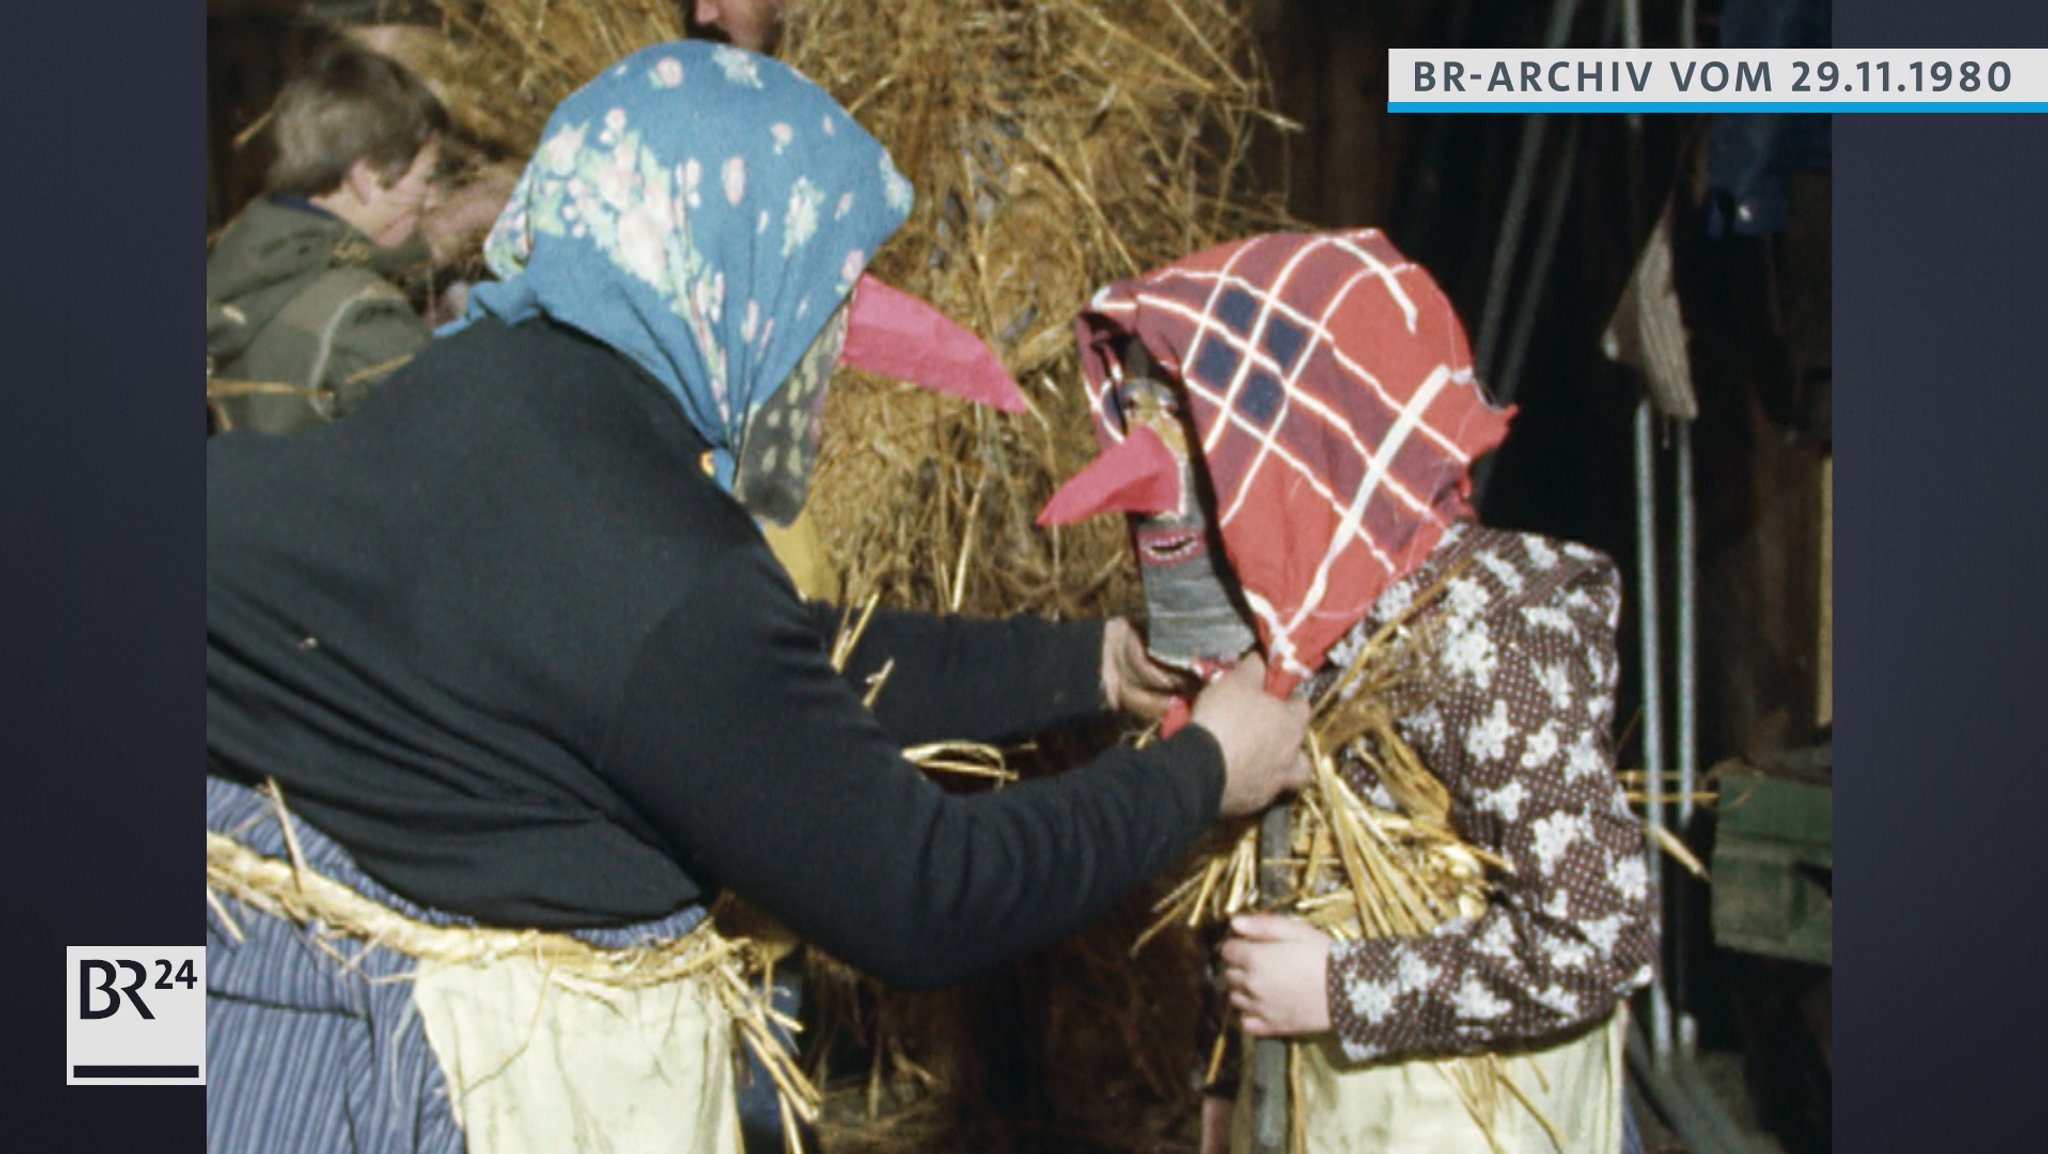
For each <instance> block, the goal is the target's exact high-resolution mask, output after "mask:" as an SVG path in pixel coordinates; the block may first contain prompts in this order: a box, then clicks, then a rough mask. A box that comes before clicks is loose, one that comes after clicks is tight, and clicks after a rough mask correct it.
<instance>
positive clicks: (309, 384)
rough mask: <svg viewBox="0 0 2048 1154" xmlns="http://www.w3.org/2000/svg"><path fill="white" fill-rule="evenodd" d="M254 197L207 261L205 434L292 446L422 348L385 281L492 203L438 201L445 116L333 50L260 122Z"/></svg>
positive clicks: (350, 51)
mask: <svg viewBox="0 0 2048 1154" xmlns="http://www.w3.org/2000/svg"><path fill="white" fill-rule="evenodd" d="M269 131H270V134H271V137H272V140H273V142H274V145H275V153H274V157H273V159H272V161H271V164H270V167H269V169H268V172H267V173H266V177H265V181H264V194H263V195H262V196H261V197H259V198H258V199H257V200H255V201H253V202H252V203H251V204H250V205H249V206H248V207H247V208H246V209H244V210H243V211H242V213H241V214H240V215H239V216H237V217H236V218H235V220H234V221H233V222H231V223H230V224H229V225H228V226H227V228H226V229H225V230H224V231H223V232H222V233H221V236H220V238H219V239H218V240H217V241H216V242H215V243H214V245H213V249H212V252H211V253H210V254H209V255H208V257H207V262H206V297H207V360H208V375H209V388H208V395H209V400H210V402H211V403H210V405H209V408H210V410H211V414H212V418H213V424H214V426H215V427H216V428H218V429H220V430H223V431H225V430H228V429H249V430H254V431H257V432H263V433H290V432H297V431H299V430H302V429H305V428H309V427H312V426H314V425H317V424H321V423H324V422H326V421H330V420H334V419H336V418H338V417H340V416H342V415H343V414H344V413H346V412H348V411H349V410H350V409H352V408H354V407H355V406H356V405H357V404H359V403H361V401H362V399H363V398H364V397H365V396H367V395H368V394H369V392H370V390H371V389H372V388H374V387H375V386H376V384H377V382H378V380H379V379H380V378H381V377H382V376H383V375H384V374H385V373H387V372H389V371H390V370H391V369H393V368H396V367H397V366H398V365H400V364H403V363H404V362H405V360H406V359H407V358H409V357H410V356H411V355H412V354H413V353H414V352H415V351H416V350H418V349H419V347H420V346H421V345H423V344H425V343H426V342H427V339H428V337H429V336H430V335H431V332H430V330H429V328H428V327H427V324H426V322H425V321H424V320H423V319H421V317H420V316H419V314H418V313H417V312H415V311H414V309H413V307H412V304H411V302H410V301H409V300H408V299H407V297H406V294H405V293H404V292H403V291H401V290H400V288H399V287H398V285H397V284H395V283H394V281H396V280H397V279H398V278H399V277H400V276H402V275H403V274H404V273H405V272H406V271H407V270H409V269H411V268H415V267H417V266H420V265H422V264H425V263H427V262H429V261H441V260H446V259H448V258H450V257H452V256H453V255H454V254H455V253H457V252H458V251H460V249H461V248H462V247H463V246H464V245H466V244H468V243H470V242H471V241H473V240H474V239H475V238H476V237H478V236H480V235H481V234H482V232H483V230H484V229H485V228H487V227H488V226H489V223H490V221H491V220H492V219H494V218H495V215H496V213H497V211H498V209H499V208H501V207H502V206H503V204H504V199H505V197H504V193H505V192H506V189H505V188H504V187H502V184H501V182H498V181H490V180H487V181H480V182H477V183H476V184H473V185H471V186H468V187H466V188H465V189H463V190H462V191H461V192H458V193H456V194H455V195H453V196H451V197H448V198H445V199H444V198H442V197H440V196H439V195H437V192H436V189H435V187H434V183H433V182H434V176H435V171H436V169H437V167H438V166H439V164H440V159H441V138H442V137H443V135H444V134H445V133H446V132H447V131H448V114H447V112H446V110H445V109H444V108H443V107H442V105H441V102H440V100H439V98H437V97H436V96H435V95H434V93H433V92H432V91H431V90H430V89H429V88H428V87H427V86H426V84H425V83H424V82H422V81H421V80H420V79H419V77H417V76H415V75H414V74H413V73H411V72H409V71H407V70H406V69H405V68H404V67H403V66H402V65H400V64H398V63H397V62H395V61H393V60H391V59H390V58H389V57H385V56H382V55H379V54H377V53H375V52H371V51H369V50H367V49H365V48H362V47H359V46H357V45H355V44H352V43H350V42H348V41H345V40H339V41H336V42H334V43H331V44H329V45H326V46H324V47H322V48H321V49H320V50H318V51H316V52H315V53H314V55H313V56H312V57H311V58H310V59H309V60H308V62H307V64H306V67H305V68H304V69H303V70H302V71H301V72H299V73H298V74H297V75H296V76H294V77H293V78H292V79H291V81H290V82H288V83H287V84H286V85H285V87H284V90H283V91H282V92H281V93H280V94H279V96H278V100H277V104H276V106H275V108H274V109H273V110H272V120H271V125H270V129H269Z"/></svg>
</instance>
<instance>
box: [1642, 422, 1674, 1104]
mask: <svg viewBox="0 0 2048 1154" xmlns="http://www.w3.org/2000/svg"><path fill="white" fill-rule="evenodd" d="M1651 421H1652V411H1651V405H1650V401H1649V398H1647V397H1645V398H1644V399H1643V400H1641V401H1638V402H1637V403H1636V435H1635V441H1636V584H1637V592H1636V617H1637V619H1638V620H1639V621H1640V622H1641V623H1642V664H1643V771H1644V773H1645V775H1646V776H1647V777H1648V780H1649V789H1648V793H1649V814H1648V816H1647V818H1646V819H1645V820H1646V823H1647V824H1648V825H1649V827H1650V829H1651V831H1652V832H1653V833H1654V831H1656V830H1658V829H1661V828H1662V827H1663V825H1664V677H1663V653H1662V647H1661V646H1660V645H1659V644H1658V625H1659V619H1658V613H1657V560H1658V549H1657V460H1656V446H1655V444H1654V443H1653V441H1652V432H1653V430H1652V427H1651ZM1662 852H1663V851H1662V850H1661V849H1660V848H1659V846H1658V844H1657V841H1656V839H1655V838H1654V837H1653V838H1652V839H1651V843H1650V863H1651V865H1650V892H1651V894H1652V895H1653V896H1654V898H1655V900H1656V903H1657V912H1658V916H1659V917H1660V918H1661V917H1663V916H1664V915H1665V913H1666V912H1667V911H1666V910H1665V908H1664V886H1663V884H1662V874H1663V858H1662V856H1661V855H1662ZM1649 999H1650V1026H1649V1033H1650V1053H1651V1056H1652V1057H1653V1058H1655V1060H1656V1061H1657V1064H1658V1065H1659V1067H1660V1068H1666V1069H1668V1068H1669V1063H1670V1061H1671V1002H1670V999H1669V997H1668V996H1667V995H1666V991H1665V975H1664V967H1663V966H1658V967H1656V969H1655V973H1654V975H1653V976H1652V977H1651V979H1650V989H1649Z"/></svg>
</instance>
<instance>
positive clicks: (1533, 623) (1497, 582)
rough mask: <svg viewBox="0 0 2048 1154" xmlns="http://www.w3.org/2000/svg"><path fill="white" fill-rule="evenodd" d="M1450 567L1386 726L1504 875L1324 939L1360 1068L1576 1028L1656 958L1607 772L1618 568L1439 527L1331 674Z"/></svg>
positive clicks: (1565, 550) (1338, 654)
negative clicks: (1439, 905) (1410, 678)
mask: <svg viewBox="0 0 2048 1154" xmlns="http://www.w3.org/2000/svg"><path fill="white" fill-rule="evenodd" d="M1461 564H1462V566H1463V568H1462V570H1461V571H1460V572H1458V574H1457V575H1456V576H1454V577H1452V578H1451V580H1450V581H1449V583H1448V584H1447V585H1446V587H1445V590H1444V593H1443V596H1442V598H1441V600H1440V602H1439V603H1438V604H1437V606H1436V607H1434V608H1432V609H1430V610H1428V611H1427V612H1428V613H1429V614H1430V615H1431V619H1432V620H1433V625H1432V628H1433V629H1434V630H1436V635H1435V650H1436V655H1435V662H1436V667H1435V671H1434V672H1435V680H1436V687H1435V689H1434V692H1432V693H1431V694H1430V695H1429V698H1430V700H1429V701H1428V703H1427V704H1426V705H1422V706H1420V707H1418V708H1415V709H1412V710H1411V711H1410V712H1409V713H1408V714H1407V715H1405V716H1404V717H1402V718H1401V719H1400V722H1399V725H1400V727H1401V730H1402V735H1403V736H1404V737H1405V738H1406V739H1407V740H1408V742H1409V744H1410V745H1412V746H1413V748H1414V750H1415V752H1416V753H1417V754H1418V755H1420V756H1421V758H1422V760H1423V761H1424V762H1425V763H1426V764H1428V765H1429V766H1430V767H1431V769H1433V770H1434V771H1435V773H1436V775H1437V776H1438V777H1439V778H1440V779H1441V780H1442V781H1443V783H1444V785H1445V786H1446V787H1447V788H1448V789H1449V791H1450V794H1451V821H1452V824H1453V825H1454V826H1455V827H1456V828H1457V830H1458V832H1459V834H1461V835H1462V836H1463V837H1464V838H1465V839H1466V840H1467V841H1469V842H1471V843H1472V844H1474V845H1476V846H1479V847H1481V848H1483V849H1487V850H1490V851H1492V852H1494V853H1496V854H1498V855H1500V856H1501V857H1502V858H1504V859H1506V860H1507V861H1508V862H1509V863H1510V866H1511V869H1510V871H1509V872H1508V873H1506V874H1505V875H1504V876H1501V877H1499V878H1498V879H1496V881H1497V884H1496V887H1495V888H1494V890H1493V891H1492V893H1491V896H1490V898H1489V901H1488V906H1487V909H1486V912H1485V913H1484V914H1483V915H1481V916H1480V917H1478V918H1470V919H1458V920H1454V921H1451V922H1447V923H1445V924H1444V925H1442V926H1440V927H1438V929H1437V930H1436V931H1435V932H1434V933H1432V934H1430V935H1427V936H1423V937H1415V938H1382V939H1377V940H1370V941H1358V942H1340V943H1337V944H1336V945H1335V946H1333V947H1332V950H1331V955H1330V967H1329V999H1330V1019H1331V1022H1332V1024H1333V1025H1334V1027H1335V1029H1336V1032H1337V1035H1338V1037H1339V1038H1340V1039H1341V1041H1342V1042H1343V1046H1344V1050H1345V1052H1346V1053H1347V1054H1348V1055H1349V1056H1350V1057H1351V1058H1352V1059H1354V1060H1357V1061H1370V1060H1376V1059H1385V1058H1410V1057H1423V1056H1445V1055H1452V1054H1466V1053H1474V1052H1478V1051H1487V1050H1500V1049H1509V1048H1513V1047H1514V1046H1516V1045H1518V1044H1522V1043H1530V1042H1540V1041H1543V1040H1545V1039H1548V1038H1552V1037H1555V1036H1557V1035H1562V1034H1566V1033H1569V1032H1572V1031H1574V1030H1576V1029H1578V1028H1581V1027H1584V1026H1587V1025H1590V1024H1592V1023H1594V1022H1596V1021H1598V1020H1600V1019H1602V1018H1604V1017H1605V1016H1606V1015H1607V1014H1608V1013H1609V1012H1611V1011H1612V1010H1613V1009H1614V1008H1615V1006H1616V1005H1617V1004H1618V1003H1619V1002H1620V1001H1621V1000H1622V999H1624V998H1625V997H1626V996H1627V995H1628V994H1629V993H1630V992H1631V991H1633V990H1636V989H1639V988H1641V987H1642V986H1644V985H1646V984H1647V983H1648V982H1649V980H1650V975H1651V966H1652V964H1653V961H1654V959H1655V957H1656V954H1657V934H1658V925H1657V917H1656V911H1655V908H1654V907H1653V906H1652V904H1651V900H1650V891H1649V874H1648V869H1649V862H1648V858H1647V854H1646V852H1645V849H1644V843H1643V834H1642V827H1641V824H1640V823H1639V822H1638V821H1637V819H1636V818H1635V816H1634V815H1633V814H1632V813H1631V812H1630V810H1629V808H1628V804H1627V801H1626V800H1625V798H1624V797H1623V794H1622V789H1621V785H1620V782H1619V781H1618V779H1617V778H1616V776H1615V773H1614V754H1613V749H1612V744H1611V737H1610V727H1611V725H1612V723H1613V720H1614V702H1615V679H1616V672H1617V667H1618V662H1617V659H1616V656H1615V643H1614V642H1615V624H1616V620H1617V618H1618V616H1619V612H1620V607H1621V583H1620V579H1619V577H1618V575H1617V573H1616V571H1615V567H1614V564H1613V562H1611V561H1609V560H1608V559H1607V558H1606V557H1604V556H1602V555H1601V554H1599V553H1597V552H1595V551H1594V550H1592V549H1588V548H1586V547H1584V546H1582V545H1576V544H1570V543H1567V542H1562V541H1557V540H1553V539H1550V538H1546V537H1540V536H1536V535H1534V534H1526V533H1512V532H1506V531H1502V530H1497V529H1489V528H1485V527H1482V526H1479V525H1476V524H1470V523H1466V524H1461V525H1457V526H1453V527H1452V529H1451V531H1450V532H1449V533H1448V534H1446V536H1445V537H1444V540H1443V543H1442V544H1441V545H1439V546H1438V547H1437V550H1436V552H1435V553H1434V554H1433V555H1432V556H1431V557H1430V559H1429V561H1428V562H1427V563H1425V565H1424V566H1423V567H1422V569H1421V570H1419V571H1417V572H1416V573H1414V574H1412V575H1410V576H1409V577H1408V578H1406V579H1405V580H1403V581H1400V582H1398V583H1396V584H1395V585H1393V586H1392V587H1390V588H1389V589H1388V590H1387V591H1386V593H1385V594H1383V595H1382V596H1381V597H1380V599H1379V600H1378V602H1377V603H1375V604H1374V606H1373V609H1372V612H1371V613H1370V614H1369V615H1368V616H1367V618H1366V619H1365V620H1364V621H1362V622H1360V624H1359V625H1358V627H1357V628H1355V629H1354V630H1353V631H1352V632H1351V633H1350V634H1349V635H1347V637H1346V638H1345V639H1344V640H1342V641H1340V642H1339V643H1338V645H1337V646H1336V647H1335V648H1333V649H1332V651H1331V654H1330V660H1331V664H1332V665H1333V666H1335V667H1337V668H1342V667H1343V666H1344V664H1345V663H1346V661H1347V660H1348V659H1349V657H1350V655H1351V653H1352V652H1353V651H1354V650H1355V647H1356V646H1357V645H1358V644H1360V643H1361V641H1362V639H1363V638H1365V637H1366V636H1369V635H1370V633H1371V631H1372V630H1373V629H1374V628H1375V627H1377V626H1378V625H1379V624H1380V623H1382V622H1384V621H1386V620H1388V619H1389V618H1391V617H1394V616H1396V615H1398V614H1400V613H1401V612H1402V611H1403V610H1405V609H1406V608H1407V607H1408V605H1409V603H1410V602H1411V601H1412V599H1413V598H1414V597H1415V596H1416V594H1417V592H1418V591H1419V590H1423V589H1427V588H1429V587H1430V586H1431V585H1433V584H1435V583H1436V581H1437V580H1438V578H1439V577H1440V576H1441V575H1442V574H1443V573H1445V572H1447V571H1449V570H1450V569H1451V567H1453V566H1459V565H1461ZM1343 762H1344V767H1343V770H1342V772H1343V773H1344V774H1345V776H1346V777H1347V778H1348V779H1349V781H1350V782H1351V784H1352V786H1353V787H1354V788H1355V789H1357V790H1358V791H1359V793H1360V795H1361V796H1363V797H1365V798H1367V799H1369V800H1372V801H1373V802H1374V803H1375V804H1379V805H1383V806H1386V807H1388V808H1395V806H1394V802H1393V799H1392V798H1391V797H1389V796H1387V794H1386V791H1385V790H1384V789H1383V788H1382V787H1381V786H1380V785H1379V783H1378V781H1377V780H1376V778H1375V776H1374V775H1373V773H1372V771H1371V770H1370V769H1369V768H1367V767H1366V766H1365V765H1363V764H1361V763H1360V762H1359V761H1358V760H1357V759H1355V758H1346V759H1343Z"/></svg>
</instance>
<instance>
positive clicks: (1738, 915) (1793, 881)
mask: <svg viewBox="0 0 2048 1154" xmlns="http://www.w3.org/2000/svg"><path fill="white" fill-rule="evenodd" d="M1717 788H1718V791H1719V794H1720V805H1719V824H1718V826H1717V827H1716V832H1715V841H1714V855H1713V863H1712V865H1711V867H1710V868H1711V869H1712V871H1713V878H1714V882H1713V886H1712V887H1711V892H1712V895H1713V923H1714V941H1715V944H1717V945H1719V946H1721V947H1722V948H1723V949H1729V950H1739V951H1741V952H1743V953H1750V954H1761V955H1764V956H1766V957H1773V958H1786V959H1789V960H1792V961H1799V962H1810V963H1813V964H1816V965H1823V966H1826V965H1832V964H1833V962H1834V868H1835V859H1834V796H1833V789H1832V787H1831V786H1829V785H1827V784H1824V783H1821V782H1815V781H1800V780H1791V779H1787V778H1783V777H1771V776H1767V775H1765V774H1762V773H1756V772H1751V771H1737V772H1729V773H1724V774H1722V775H1721V776H1720V779H1719V784H1718V787H1717Z"/></svg>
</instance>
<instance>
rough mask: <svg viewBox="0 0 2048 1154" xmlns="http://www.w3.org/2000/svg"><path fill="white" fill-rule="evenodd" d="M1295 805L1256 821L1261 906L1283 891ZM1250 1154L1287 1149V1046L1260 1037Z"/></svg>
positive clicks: (1281, 806) (1255, 1055) (1254, 1054)
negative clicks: (1257, 827)
mask: <svg viewBox="0 0 2048 1154" xmlns="http://www.w3.org/2000/svg"><path fill="white" fill-rule="evenodd" d="M1293 818H1294V803H1293V801H1292V800H1288V801H1283V802H1280V803H1279V804H1277V805H1275V806H1273V807H1272V808H1271V809H1269V810H1267V811H1266V813H1265V815H1264V816H1263V817H1261V818H1260V819H1259V898H1260V901H1259V905H1260V907H1261V908H1265V909H1270V908H1272V906H1273V905H1274V904H1275V903H1277V902H1278V901H1279V899H1280V898H1282V897H1283V896H1285V895H1286V893H1287V866H1286V859H1287V855H1288V852H1289V850H1290V849H1291V848H1292V847H1291V846H1290V845H1289V842H1290V841H1291V840H1292V836H1291V835H1292V832H1293ZM1251 1058H1252V1061H1251V1070H1250V1074H1251V1080H1252V1092H1251V1109H1252V1125H1251V1132H1252V1140H1251V1154H1285V1152H1286V1150H1287V1114H1288V1110H1287V1042H1286V1040H1285V1039H1282V1038H1260V1039H1258V1040H1257V1041H1256V1042H1254V1043H1253V1045H1252V1054H1251Z"/></svg>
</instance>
